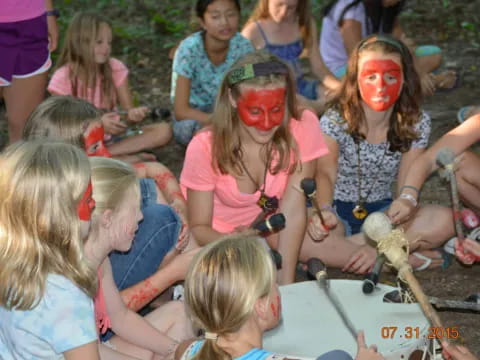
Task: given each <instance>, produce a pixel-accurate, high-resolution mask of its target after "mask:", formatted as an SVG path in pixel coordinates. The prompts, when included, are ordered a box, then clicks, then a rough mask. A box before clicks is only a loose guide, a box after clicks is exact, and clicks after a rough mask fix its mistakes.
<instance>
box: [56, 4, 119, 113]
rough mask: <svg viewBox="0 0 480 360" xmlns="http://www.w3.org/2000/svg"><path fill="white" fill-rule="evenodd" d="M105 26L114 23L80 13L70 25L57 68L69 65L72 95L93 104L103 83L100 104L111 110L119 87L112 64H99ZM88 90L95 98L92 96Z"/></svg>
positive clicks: (93, 15)
mask: <svg viewBox="0 0 480 360" xmlns="http://www.w3.org/2000/svg"><path fill="white" fill-rule="evenodd" d="M101 25H107V26H109V27H110V28H112V27H111V25H110V23H109V22H108V21H107V20H105V19H104V18H103V17H101V16H100V15H98V14H96V13H93V12H79V13H77V14H76V15H75V16H74V17H73V19H72V21H71V22H70V24H69V25H68V29H67V34H66V37H65V41H64V44H63V48H62V51H61V53H60V58H59V59H58V65H57V68H60V67H61V66H64V65H66V66H68V70H69V77H70V82H71V84H72V95H73V96H75V97H81V98H83V99H86V100H88V101H90V102H92V103H93V99H94V98H95V93H94V92H95V91H94V90H95V89H96V84H97V82H98V81H101V84H102V86H101V89H100V101H101V104H102V106H101V107H102V108H105V109H108V110H111V109H113V108H114V107H115V105H116V93H115V84H114V82H113V76H112V67H111V66H110V62H109V61H106V62H105V63H104V64H97V63H96V62H95V54H94V47H95V41H96V39H97V36H98V33H99V31H100V27H101ZM88 89H90V90H91V96H88Z"/></svg>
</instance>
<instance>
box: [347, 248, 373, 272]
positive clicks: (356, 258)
mask: <svg viewBox="0 0 480 360" xmlns="http://www.w3.org/2000/svg"><path fill="white" fill-rule="evenodd" d="M376 259H377V250H375V249H374V248H373V247H371V246H370V245H362V246H360V248H359V249H358V250H357V251H355V252H354V253H353V255H352V256H351V257H350V259H348V261H347V264H346V265H345V266H344V267H343V269H342V271H347V272H351V273H355V274H365V273H367V272H368V271H370V270H371V269H372V268H373V266H374V265H375V260H376Z"/></svg>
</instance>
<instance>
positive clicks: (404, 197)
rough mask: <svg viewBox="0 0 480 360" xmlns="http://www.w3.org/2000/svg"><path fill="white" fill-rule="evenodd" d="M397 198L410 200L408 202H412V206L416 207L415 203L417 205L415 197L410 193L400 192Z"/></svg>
mask: <svg viewBox="0 0 480 360" xmlns="http://www.w3.org/2000/svg"><path fill="white" fill-rule="evenodd" d="M399 198H400V199H405V200H408V201H410V202H411V203H412V205H413V207H417V205H418V201H417V199H415V198H414V197H413V196H412V195H410V194H406V193H402V194H400V196H399Z"/></svg>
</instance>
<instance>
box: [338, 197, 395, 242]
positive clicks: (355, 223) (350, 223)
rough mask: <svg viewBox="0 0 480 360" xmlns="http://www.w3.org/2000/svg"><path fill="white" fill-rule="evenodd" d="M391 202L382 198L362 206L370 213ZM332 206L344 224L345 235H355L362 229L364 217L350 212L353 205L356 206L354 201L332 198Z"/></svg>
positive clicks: (386, 206) (383, 208) (381, 209)
mask: <svg viewBox="0 0 480 360" xmlns="http://www.w3.org/2000/svg"><path fill="white" fill-rule="evenodd" d="M391 203H392V199H384V200H378V201H373V202H368V203H365V204H364V206H365V209H367V211H368V213H369V214H371V213H372V212H376V211H385V210H387V209H388V208H389V207H390V204H391ZM333 206H334V207H335V210H336V211H337V214H338V218H339V219H340V220H341V221H342V223H343V225H344V226H345V235H347V236H350V235H355V234H358V233H359V232H361V231H362V225H363V223H364V222H365V219H357V218H356V217H355V216H353V213H352V211H353V209H354V208H355V206H357V203H356V202H351V201H341V200H334V201H333Z"/></svg>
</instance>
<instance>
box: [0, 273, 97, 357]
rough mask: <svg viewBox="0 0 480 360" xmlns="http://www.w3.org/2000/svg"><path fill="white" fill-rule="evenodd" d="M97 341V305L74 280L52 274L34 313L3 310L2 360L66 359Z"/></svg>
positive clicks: (0, 313)
mask: <svg viewBox="0 0 480 360" xmlns="http://www.w3.org/2000/svg"><path fill="white" fill-rule="evenodd" d="M93 341H97V329H96V327H95V317H94V310H93V301H92V299H90V298H89V297H88V296H87V295H86V294H85V293H84V292H83V291H81V290H80V289H79V288H78V287H76V286H75V285H74V284H73V283H72V282H71V281H70V280H68V279H67V278H65V277H63V276H61V275H55V274H51V275H49V276H48V278H47V283H46V286H45V294H44V296H43V298H42V299H41V301H40V302H39V304H38V305H37V306H36V307H35V308H34V309H32V310H27V311H20V310H7V309H5V308H3V307H0V359H2V360H34V359H35V360H38V359H48V360H52V359H63V358H64V357H63V354H62V353H64V352H65V351H68V350H71V349H74V348H76V347H79V346H82V345H85V344H88V343H91V342H93Z"/></svg>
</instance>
